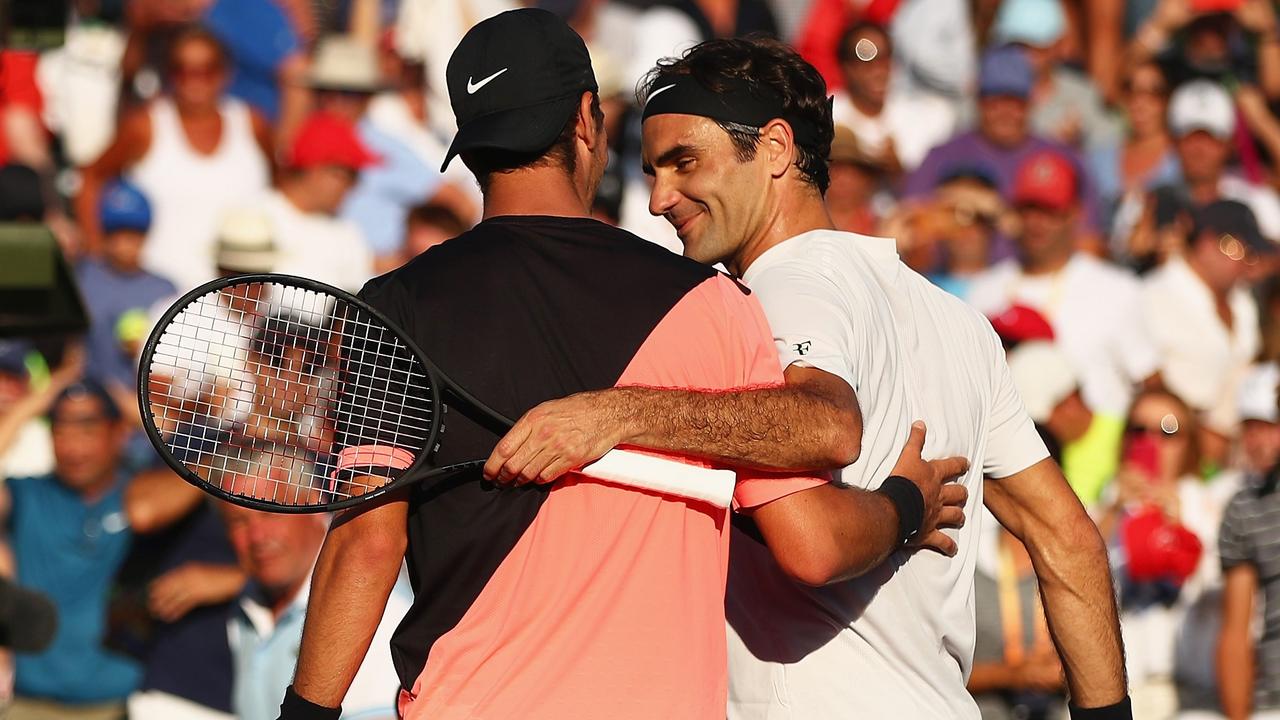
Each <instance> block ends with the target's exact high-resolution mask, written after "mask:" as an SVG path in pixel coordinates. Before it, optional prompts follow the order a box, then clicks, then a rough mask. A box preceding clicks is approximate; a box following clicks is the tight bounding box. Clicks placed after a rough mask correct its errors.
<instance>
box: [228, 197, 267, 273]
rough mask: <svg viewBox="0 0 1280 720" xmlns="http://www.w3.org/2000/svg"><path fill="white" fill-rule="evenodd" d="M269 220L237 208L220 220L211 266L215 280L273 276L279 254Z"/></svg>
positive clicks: (247, 209)
mask: <svg viewBox="0 0 1280 720" xmlns="http://www.w3.org/2000/svg"><path fill="white" fill-rule="evenodd" d="M274 238H275V232H274V229H273V228H272V227H271V218H269V217H267V215H266V214H265V213H263V212H260V211H257V210H252V209H249V208H237V209H235V210H232V211H230V212H228V213H227V214H226V215H223V216H222V223H221V224H220V225H219V226H218V241H217V243H215V245H214V252H213V257H214V264H215V265H216V266H217V268H218V277H234V276H236V275H243V274H246V273H268V272H274V269H275V266H276V263H277V260H278V258H279V252H278V251H277V249H276V243H275V239H274Z"/></svg>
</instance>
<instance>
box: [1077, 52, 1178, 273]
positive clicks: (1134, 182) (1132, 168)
mask: <svg viewBox="0 0 1280 720" xmlns="http://www.w3.org/2000/svg"><path fill="white" fill-rule="evenodd" d="M1121 93H1122V94H1121V100H1120V105H1121V108H1122V110H1123V112H1124V117H1125V120H1126V121H1127V122H1126V127H1127V128H1128V132H1127V133H1126V135H1125V138H1124V140H1123V141H1122V142H1121V143H1119V144H1118V145H1113V146H1104V147H1101V148H1098V149H1097V150H1096V151H1095V152H1094V153H1093V154H1092V155H1091V156H1090V158H1089V168H1090V171H1091V172H1092V175H1093V179H1094V180H1095V181H1096V182H1097V184H1098V195H1099V200H1100V202H1101V203H1102V207H1101V210H1102V213H1103V218H1104V219H1105V227H1106V228H1108V229H1109V232H1110V242H1109V244H1108V246H1109V248H1110V250H1111V255H1112V257H1114V258H1116V259H1117V260H1131V259H1132V258H1134V257H1135V256H1142V255H1147V254H1149V252H1150V248H1145V247H1137V248H1131V247H1129V243H1128V241H1129V238H1130V233H1131V231H1132V230H1133V227H1134V225H1135V224H1136V223H1137V222H1138V219H1139V217H1140V216H1141V214H1142V211H1143V207H1144V205H1143V203H1144V201H1145V199H1146V196H1147V192H1148V191H1149V190H1151V189H1153V188H1155V187H1157V186H1160V185H1166V184H1170V183H1173V182H1176V181H1177V179H1178V173H1179V170H1178V158H1177V155H1176V154H1175V153H1174V150H1173V139H1172V138H1171V137H1170V136H1169V130H1168V128H1167V126H1166V125H1165V112H1166V108H1167V107H1168V104H1169V102H1168V101H1169V85H1168V83H1167V82H1166V81H1165V78H1164V72H1163V71H1161V70H1160V66H1159V65H1157V64H1155V63H1151V62H1148V63H1143V64H1141V65H1137V66H1135V67H1132V68H1130V69H1129V70H1128V71H1127V72H1126V73H1125V77H1124V81H1123V83H1122V90H1121Z"/></svg>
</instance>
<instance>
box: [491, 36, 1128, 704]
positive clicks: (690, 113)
mask: <svg viewBox="0 0 1280 720" xmlns="http://www.w3.org/2000/svg"><path fill="white" fill-rule="evenodd" d="M642 94H643V95H644V96H645V97H646V98H647V101H646V103H645V105H644V113H643V117H644V121H643V122H644V125H643V141H644V147H643V153H644V161H645V169H646V171H647V172H648V173H650V174H651V175H652V176H653V177H654V187H653V193H652V197H651V201H650V211H651V212H653V213H654V214H660V215H664V216H665V217H666V218H667V219H668V220H669V221H670V222H671V223H672V225H674V226H675V228H676V231H677V233H678V234H679V236H680V238H681V240H682V242H683V244H684V248H685V255H686V256H688V257H690V258H693V259H696V260H699V261H701V262H704V263H714V262H723V263H724V264H725V265H726V267H728V268H729V269H730V271H732V272H733V273H734V274H735V275H737V276H739V277H741V278H742V280H743V281H744V282H745V283H746V284H747V285H748V286H749V287H750V288H751V290H752V292H753V294H754V295H755V296H756V297H757V298H758V299H759V300H760V302H761V304H762V305H763V306H764V309H765V314H766V315H767V317H768V320H769V323H770V325H771V327H772V334H773V338H774V341H775V344H776V347H777V349H778V351H779V353H780V355H781V359H782V364H783V365H784V366H785V367H786V371H785V374H786V379H787V384H788V386H791V385H793V384H796V383H804V384H813V383H823V384H826V385H837V386H839V387H841V388H842V390H843V397H845V398H849V402H850V403H851V406H850V407H849V415H850V416H851V417H852V416H854V412H853V411H854V410H855V409H859V410H860V411H861V414H860V418H861V425H860V426H859V427H857V428H856V430H857V431H858V432H859V434H860V436H861V452H860V453H859V454H858V455H857V458H856V460H853V461H852V462H849V463H842V464H844V465H845V467H844V468H843V469H842V470H840V480H842V481H843V482H844V483H847V484H848V485H852V486H855V487H862V488H874V487H876V486H877V484H878V483H879V482H880V480H879V479H880V478H883V477H884V476H885V475H887V474H888V473H887V472H886V471H887V469H888V468H889V467H890V466H892V465H893V464H894V463H895V459H896V458H897V456H898V453H899V451H900V450H901V449H902V446H903V443H904V441H906V439H907V437H908V433H909V426H910V423H911V422H912V419H913V418H918V417H922V418H924V420H925V422H927V423H928V425H929V437H928V442H927V443H926V444H925V449H926V452H927V453H935V454H955V455H963V456H965V457H968V458H973V459H974V464H973V467H972V468H971V469H970V470H969V472H968V473H967V474H966V475H965V477H964V478H963V480H962V482H963V483H964V484H965V485H966V486H967V487H968V488H969V491H970V499H969V506H968V507H966V512H967V514H968V516H969V517H970V518H974V517H975V515H976V516H977V517H981V515H980V514H978V503H985V504H986V506H987V508H989V509H990V510H991V511H992V513H994V515H995V516H996V518H997V519H999V521H1000V522H1001V523H1002V524H1003V525H1004V526H1005V527H1006V528H1008V529H1009V530H1010V531H1011V532H1012V533H1013V534H1014V535H1015V536H1017V537H1018V538H1019V539H1021V540H1022V541H1023V542H1024V543H1025V544H1026V546H1027V549H1028V551H1029V552H1030V555H1031V559H1032V562H1033V564H1034V567H1035V571H1036V575H1037V576H1038V578H1039V582H1040V592H1041V595H1042V598H1043V603H1044V607H1045V611H1046V613H1047V615H1048V621H1049V628H1050V631H1051V633H1052V635H1053V639H1054V642H1055V644H1056V646H1057V650H1058V652H1059V654H1060V655H1061V657H1062V663H1063V666H1064V668H1065V669H1066V675H1067V683H1068V686H1069V689H1070V694H1071V700H1072V709H1071V712H1072V716H1073V717H1074V718H1128V717H1129V716H1130V714H1131V711H1130V709H1129V702H1128V698H1127V694H1126V687H1125V678H1124V665H1123V652H1122V648H1121V641H1120V635H1119V629H1118V621H1117V618H1116V607H1115V602H1114V599H1113V595H1112V584H1111V578H1110V574H1109V568H1108V564H1107V556H1106V549H1105V547H1104V545H1103V542H1102V539H1101V537H1100V536H1099V534H1098V532H1097V530H1096V528H1095V527H1094V525H1093V523H1092V522H1091V521H1090V519H1089V517H1088V515H1086V514H1085V511H1084V508H1083V507H1082V506H1081V504H1080V502H1079V501H1078V500H1077V499H1076V496H1075V495H1074V494H1073V493H1072V492H1071V490H1070V488H1069V487H1068V486H1067V483H1066V481H1065V480H1064V479H1063V476H1062V474H1061V471H1060V470H1059V468H1058V467H1057V465H1056V464H1054V462H1053V461H1052V460H1049V459H1048V453H1047V451H1046V449H1045V446H1044V444H1043V443H1042V442H1041V440H1040V438H1039V436H1038V435H1037V433H1036V431H1035V429H1034V427H1033V424H1032V421H1031V419H1030V418H1029V417H1028V416H1027V413H1026V410H1025V409H1024V408H1023V405H1022V402H1021V400H1020V398H1019V397H1018V394H1017V391H1016V390H1015V389H1014V386H1013V383H1012V381H1011V379H1010V375H1009V371H1008V368H1007V367H1006V365H1005V362H1004V355H1003V352H1002V351H1001V347H1000V344H999V342H998V340H997V339H996V336H995V334H994V332H993V331H992V330H991V327H990V325H989V324H988V323H987V321H986V320H985V319H983V318H982V317H981V316H980V315H978V314H977V313H976V312H974V311H972V310H971V309H969V308H968V307H967V306H965V305H964V304H963V303H961V302H960V301H958V300H956V299H955V298H953V297H952V296H950V295H948V294H946V293H945V292H943V291H941V290H939V289H937V288H935V287H933V286H932V285H931V284H930V283H929V282H928V281H926V280H925V279H924V278H922V277H921V276H919V275H917V274H916V273H914V272H912V271H911V270H909V269H908V268H907V267H906V266H905V265H903V264H902V262H901V261H900V260H899V258H898V256H897V253H896V251H895V247H894V243H893V241H892V240H890V239H884V238H872V237H866V236H861V235H854V234H850V233H842V232H836V231H835V230H833V227H832V222H831V219H830V217H829V215H828V214H827V210H826V208H825V206H824V203H823V193H824V192H825V191H826V188H827V182H828V175H827V161H826V158H827V155H828V151H829V148H830V143H831V138H832V134H833V129H832V123H831V110H830V102H829V100H828V99H827V97H826V89H825V85H824V83H823V81H822V79H821V77H820V75H819V74H818V72H817V71H816V70H815V69H814V68H813V67H812V66H810V65H809V64H808V63H806V62H805V61H804V60H802V59H801V58H800V57H799V55H797V54H796V53H795V52H794V51H792V50H791V49H789V48H787V47H786V46H784V45H782V44H780V43H776V42H773V41H767V40H741V39H738V40H713V41H709V42H706V43H703V44H701V45H699V46H697V47H695V48H693V49H692V50H690V51H689V52H688V53H687V54H686V55H685V56H684V57H683V58H681V59H679V60H672V61H666V62H664V63H662V64H660V65H659V66H658V67H657V68H656V69H655V70H654V71H653V72H652V73H651V74H650V76H649V77H648V78H647V80H646V82H645V83H644V86H643V88H642ZM831 396H832V397H837V396H840V393H836V392H834V391H833V392H832V393H831ZM855 397H856V399H855ZM795 417H796V416H794V415H783V416H770V415H766V414H762V413H760V412H758V411H757V410H756V408H755V403H754V402H753V400H752V398H751V397H750V393H727V394H726V393H706V392H703V393H699V392H688V391H686V392H679V391H664V390H652V389H643V388H621V389H613V390H606V391H603V392H596V393H587V394H583V395H579V396H576V397H570V398H566V399H563V400H559V401H555V402H551V403H548V404H546V405H543V406H540V407H539V408H536V409H535V410H533V411H531V412H530V413H529V414H528V415H526V416H525V417H524V418H522V419H521V420H520V421H519V422H518V423H517V424H516V426H515V427H514V428H513V429H512V430H511V432H510V433H509V434H508V435H507V437H506V438H504V440H503V441H502V442H501V443H500V444H499V445H498V447H497V450H496V451H495V453H494V455H493V456H492V457H491V458H490V460H489V463H488V464H487V465H486V471H487V473H488V474H490V475H491V476H493V477H496V478H499V479H500V480H503V481H508V482H514V483H516V484H520V483H526V482H534V481H546V480H549V479H553V478H554V477H555V476H556V474H557V473H558V472H559V471H560V469H561V468H565V467H576V466H578V465H579V464H581V463H583V462H587V461H589V460H592V459H594V458H596V457H598V456H599V455H600V454H602V453H603V452H604V451H605V450H607V449H608V448H610V447H613V446H614V445H615V444H618V443H635V444H640V445H644V446H650V447H661V448H665V449H668V450H672V451H677V452H688V453H694V454H698V455H702V456H711V457H722V458H727V457H735V456H737V455H738V454H740V453H742V452H743V450H744V448H749V449H750V450H752V453H753V454H752V455H751V456H750V458H749V459H750V461H751V462H752V463H755V464H758V465H763V466H769V467H794V466H795V458H794V457H793V456H792V454H793V451H794V447H790V446H789V445H794V444H797V443H803V442H804V438H796V439H795V440H794V441H791V442H788V441H786V440H783V439H781V438H779V437H777V435H778V434H779V433H778V432H777V428H779V427H782V428H786V427H788V425H789V423H790V422H792V421H794V419H795ZM761 437H767V438H770V439H771V440H772V441H773V443H775V444H771V443H763V444H762V443H757V442H756V440H757V439H758V438H761ZM984 476H985V477H986V478H988V479H987V480H986V481H985V482H984V480H983V478H984ZM768 514H769V507H768V506H766V507H764V508H761V509H759V510H757V511H756V512H755V513H754V515H753V517H754V519H755V520H756V521H757V523H759V521H761V520H762V519H764V518H765V517H767V515H768ZM760 530H761V532H762V534H763V536H764V537H765V538H769V535H770V534H769V531H768V529H767V528H763V527H762V528H760ZM978 531H979V528H978V522H976V521H975V520H971V521H970V522H969V523H968V524H967V525H965V527H964V528H962V529H960V530H959V531H958V532H957V533H956V539H957V541H958V545H959V554H958V555H957V557H956V558H955V559H954V560H952V559H948V558H945V557H941V556H939V555H936V554H931V553H912V552H909V551H908V550H903V551H900V552H895V553H894V554H893V555H892V556H891V557H890V558H889V559H888V561H887V562H885V563H884V564H883V565H881V566H880V567H878V568H876V569H874V570H873V571H871V572H869V573H867V574H866V575H863V576H861V577H859V578H856V579H853V580H850V581H847V582H840V583H836V584H833V585H829V586H827V587H822V588H817V589H814V588H807V587H803V586H801V585H798V584H796V583H794V582H792V580H791V579H790V578H788V577H787V574H786V573H785V572H783V571H782V570H781V569H780V567H779V563H777V562H776V561H775V560H774V558H773V557H772V556H771V553H770V552H769V551H768V549H767V548H766V547H765V546H764V545H763V544H761V543H759V542H758V541H757V540H755V539H753V538H751V537H749V536H748V535H747V534H735V538H734V543H733V552H732V554H731V556H730V581H729V590H728V604H727V612H728V615H729V621H730V624H731V628H730V705H729V715H730V717H731V718H733V719H735V720H745V719H754V718H770V720H774V719H777V718H794V719H795V720H837V719H840V720H843V719H845V718H859V717H865V718H977V717H979V713H978V708H977V705H976V704H975V703H974V701H973V700H972V698H971V697H970V696H969V694H968V692H967V691H966V690H965V680H966V678H967V677H968V674H969V670H970V665H971V661H972V656H973V645H974V637H975V626H974V606H973V603H974V582H973V572H974V561H975V555H976V547H975V542H974V538H975V535H976V534H977V532H978Z"/></svg>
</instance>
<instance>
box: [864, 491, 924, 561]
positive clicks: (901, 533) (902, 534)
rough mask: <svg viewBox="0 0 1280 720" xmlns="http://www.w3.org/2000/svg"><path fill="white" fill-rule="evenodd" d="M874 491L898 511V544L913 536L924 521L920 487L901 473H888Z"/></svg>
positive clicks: (922, 498)
mask: <svg viewBox="0 0 1280 720" xmlns="http://www.w3.org/2000/svg"><path fill="white" fill-rule="evenodd" d="M876 492H878V493H880V494H881V495H884V496H885V497H887V498H889V502H891V503H893V509H894V510H897V511H898V544H899V545H901V544H903V543H905V542H907V541H908V540H910V539H911V538H913V537H915V535H916V533H918V532H920V525H921V524H923V523H924V495H923V494H922V493H921V492H920V488H918V487H916V484H915V483H913V482H911V481H910V480H908V479H906V478H904V477H902V476H901V475H890V476H889V477H887V478H885V480H884V482H883V483H881V484H880V489H879V490H876Z"/></svg>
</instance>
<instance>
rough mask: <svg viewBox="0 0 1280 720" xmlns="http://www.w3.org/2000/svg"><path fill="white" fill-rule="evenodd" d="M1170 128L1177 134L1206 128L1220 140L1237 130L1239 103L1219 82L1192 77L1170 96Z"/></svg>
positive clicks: (1181, 134)
mask: <svg viewBox="0 0 1280 720" xmlns="http://www.w3.org/2000/svg"><path fill="white" fill-rule="evenodd" d="M1169 129H1170V130H1172V131H1173V134H1174V136H1175V137H1182V136H1183V135H1189V134H1191V133H1193V132H1195V131H1197V130H1204V131H1205V132H1207V133H1209V134H1210V135H1212V136H1214V137H1216V138H1218V139H1219V140H1229V139H1231V136H1232V134H1233V133H1235V131H1236V106H1235V103H1233V102H1232V101H1231V96H1230V95H1229V94H1227V91H1226V90H1225V89H1224V88H1223V87H1222V85H1220V84H1219V83H1216V82H1213V81H1212V80H1192V81H1191V82H1189V83H1185V84H1183V85H1179V86H1178V89H1177V90H1174V91H1173V96H1172V97H1171V98H1169Z"/></svg>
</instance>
